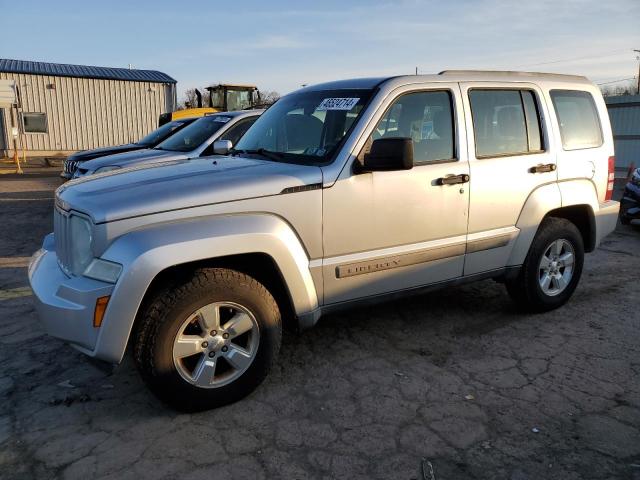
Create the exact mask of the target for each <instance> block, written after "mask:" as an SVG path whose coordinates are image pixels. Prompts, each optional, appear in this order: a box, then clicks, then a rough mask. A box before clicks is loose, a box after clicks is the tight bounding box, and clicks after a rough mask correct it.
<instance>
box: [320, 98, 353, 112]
mask: <svg viewBox="0 0 640 480" xmlns="http://www.w3.org/2000/svg"><path fill="white" fill-rule="evenodd" d="M358 100H360V99H359V98H325V99H324V100H322V102H321V103H320V105H318V108H316V111H319V112H322V111H326V110H351V109H352V108H353V107H355V106H356V104H357V103H358Z"/></svg>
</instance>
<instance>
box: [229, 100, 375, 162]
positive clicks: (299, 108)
mask: <svg viewBox="0 0 640 480" xmlns="http://www.w3.org/2000/svg"><path fill="white" fill-rule="evenodd" d="M371 93H372V90H352V89H341V90H323V91H307V90H301V91H299V92H298V93H294V94H291V95H287V96H286V97H283V98H281V99H280V100H278V101H277V102H276V103H275V104H274V105H273V106H272V107H271V108H269V109H268V110H267V111H266V112H264V113H263V114H262V116H260V118H258V120H257V121H256V123H254V124H253V126H252V127H251V128H250V129H249V131H247V133H246V134H245V135H244V136H243V137H242V138H241V139H240V141H239V142H238V145H237V146H236V147H235V150H236V151H245V152H249V153H251V152H254V153H257V154H260V153H261V152H260V151H267V152H270V153H274V152H275V153H277V154H279V156H280V157H281V158H282V160H283V161H291V162H296V163H306V164H318V163H325V162H327V161H328V160H330V158H331V156H332V155H333V153H334V151H335V150H336V148H337V147H338V145H339V144H340V142H342V139H343V138H344V137H345V136H346V134H347V132H348V131H349V129H350V128H351V126H352V125H354V124H355V122H356V120H357V119H358V118H359V116H360V113H361V112H362V109H363V107H364V105H365V104H366V102H367V101H368V100H369V97H370V96H371ZM263 156H264V155H263ZM270 158H272V159H274V158H276V157H274V156H273V155H271V157H270Z"/></svg>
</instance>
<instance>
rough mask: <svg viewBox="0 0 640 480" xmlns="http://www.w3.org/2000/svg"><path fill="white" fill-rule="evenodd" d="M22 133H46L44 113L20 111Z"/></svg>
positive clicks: (45, 116)
mask: <svg viewBox="0 0 640 480" xmlns="http://www.w3.org/2000/svg"><path fill="white" fill-rule="evenodd" d="M22 125H23V127H24V133H47V114H46V113H25V112H23V113H22Z"/></svg>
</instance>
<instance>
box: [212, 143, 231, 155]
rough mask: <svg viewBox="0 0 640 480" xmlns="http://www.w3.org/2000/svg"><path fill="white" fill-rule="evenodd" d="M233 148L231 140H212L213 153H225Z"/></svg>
mask: <svg viewBox="0 0 640 480" xmlns="http://www.w3.org/2000/svg"><path fill="white" fill-rule="evenodd" d="M232 148H233V143H232V142H231V140H216V141H215V142H213V154H214V155H226V154H227V153H229V151H231V149H232Z"/></svg>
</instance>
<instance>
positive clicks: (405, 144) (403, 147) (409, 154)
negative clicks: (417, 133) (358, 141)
mask: <svg viewBox="0 0 640 480" xmlns="http://www.w3.org/2000/svg"><path fill="white" fill-rule="evenodd" d="M412 168H413V142H412V141H411V139H410V138H379V139H378V140H374V141H373V143H372V144H371V150H370V151H369V153H367V154H365V156H364V162H363V163H362V164H361V166H360V168H359V170H360V171H361V172H384V171H391V170H411V169H412Z"/></svg>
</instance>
